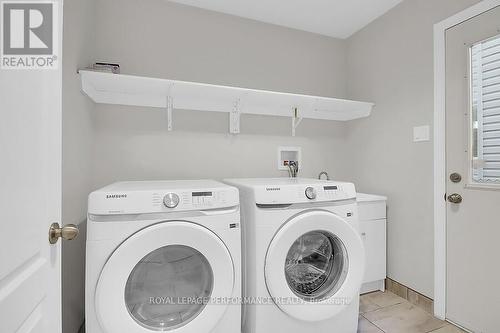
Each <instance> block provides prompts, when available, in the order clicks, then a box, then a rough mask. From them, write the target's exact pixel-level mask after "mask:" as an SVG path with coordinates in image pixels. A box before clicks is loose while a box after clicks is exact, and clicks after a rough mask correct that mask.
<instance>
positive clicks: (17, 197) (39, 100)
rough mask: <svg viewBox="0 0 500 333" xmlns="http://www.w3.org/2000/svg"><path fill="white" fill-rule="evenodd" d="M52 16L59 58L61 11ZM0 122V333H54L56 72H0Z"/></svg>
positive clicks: (57, 309)
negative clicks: (50, 236) (52, 229)
mask: <svg viewBox="0 0 500 333" xmlns="http://www.w3.org/2000/svg"><path fill="white" fill-rule="evenodd" d="M33 2H37V1H32V3H33ZM0 5H1V6H2V9H5V7H4V3H3V2H1V3H0ZM55 5H56V6H60V4H59V3H58V2H56V3H55ZM23 10H24V9H18V10H17V12H16V13H17V14H13V15H18V14H19V13H23ZM57 12H58V13H59V15H60V16H59V20H56V21H54V22H58V25H57V26H56V27H54V28H55V30H54V31H55V32H56V33H57V34H58V36H59V38H57V39H56V41H58V42H57V43H56V45H54V48H55V52H57V53H56V54H58V55H60V54H61V53H60V50H61V33H60V32H61V31H62V25H61V23H62V7H60V8H59V9H58V11H57ZM32 15H33V19H34V20H35V21H37V20H38V19H39V18H40V17H37V14H36V13H35V14H32ZM4 17H5V13H3V16H2V19H0V24H3V23H4V20H3V18H4ZM22 17H23V16H21V18H22ZM26 17H28V16H26V15H24V18H25V19H26ZM18 18H19V17H18ZM25 22H26V21H25ZM32 23H33V21H32ZM36 24H37V23H36V22H35V23H34V24H33V25H36ZM12 27H13V28H14V27H17V28H19V25H16V24H15V23H12ZM4 28H5V26H4ZM22 28H23V26H22V25H21V28H20V29H22ZM27 36H29V38H32V36H31V35H27V34H25V36H24V37H27ZM4 37H5V34H2V36H1V37H0V40H1V42H2V46H4V47H5V44H4V41H5V39H4ZM17 42H19V40H17ZM15 44H16V43H14V46H15ZM35 44H36V43H35ZM0 116H1V118H0V214H1V215H0V236H1V241H0V332H2V333H11V332H37V333H58V332H61V272H60V271H61V244H60V242H58V244H55V245H51V244H49V239H48V232H49V227H50V225H51V223H52V222H58V221H60V219H61V64H60V63H59V69H56V70H54V69H51V70H47V69H37V70H34V69H24V70H18V69H0Z"/></svg>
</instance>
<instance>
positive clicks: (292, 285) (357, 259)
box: [264, 211, 365, 321]
mask: <svg viewBox="0 0 500 333" xmlns="http://www.w3.org/2000/svg"><path fill="white" fill-rule="evenodd" d="M364 266H365V254H364V247H363V242H362V240H361V237H360V236H359V234H358V232H357V231H356V230H355V229H354V228H353V227H352V226H351V225H350V224H349V223H348V222H347V221H346V220H344V219H343V218H341V217H339V216H337V215H335V214H333V213H331V212H326V211H308V212H306V213H303V214H300V215H298V216H296V217H294V218H293V219H291V220H290V221H288V222H287V223H285V224H284V225H283V227H281V229H280V230H279V231H278V232H277V233H276V235H275V236H274V238H273V240H272V241H271V244H270V245H269V249H268V251H267V256H266V264H265V272H264V273H265V278H266V284H267V288H268V290H269V293H270V294H271V296H272V297H273V300H274V301H275V303H276V305H278V306H279V307H280V309H281V310H282V311H283V312H285V313H287V314H288V315H289V316H292V317H293V318H296V319H299V320H304V321H321V320H325V319H328V318H331V317H334V316H336V315H337V314H338V313H340V312H341V311H342V310H344V309H345V308H346V307H347V306H348V305H349V304H351V302H353V301H354V300H355V299H357V298H358V297H359V290H360V287H361V282H362V279H363V273H364Z"/></svg>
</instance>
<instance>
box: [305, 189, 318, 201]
mask: <svg viewBox="0 0 500 333" xmlns="http://www.w3.org/2000/svg"><path fill="white" fill-rule="evenodd" d="M305 193H306V197H307V199H309V200H313V199H316V190H315V189H314V187H308V188H306V191H305Z"/></svg>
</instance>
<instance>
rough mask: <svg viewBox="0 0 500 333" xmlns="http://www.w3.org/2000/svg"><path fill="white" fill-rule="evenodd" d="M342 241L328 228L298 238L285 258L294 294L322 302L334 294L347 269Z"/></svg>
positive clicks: (286, 273)
mask: <svg viewBox="0 0 500 333" xmlns="http://www.w3.org/2000/svg"><path fill="white" fill-rule="evenodd" d="M348 265H349V261H348V256H347V251H346V248H345V246H344V244H343V243H342V241H341V240H340V239H339V238H338V237H336V236H335V235H333V234H332V233H329V232H326V231H311V232H308V233H306V234H304V235H302V236H300V237H299V238H297V239H296V240H295V242H294V243H293V244H292V246H291V247H290V249H289V250H288V253H287V256H286V259H285V276H286V281H287V283H288V286H289V287H290V289H291V290H292V291H293V292H294V294H295V295H297V296H298V297H300V298H301V299H303V300H306V301H322V300H324V299H326V298H328V297H330V296H331V295H333V294H335V292H337V291H338V289H339V288H340V287H341V286H342V284H343V283H344V281H345V279H346V276H347V271H348Z"/></svg>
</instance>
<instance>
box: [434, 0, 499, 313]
mask: <svg viewBox="0 0 500 333" xmlns="http://www.w3.org/2000/svg"><path fill="white" fill-rule="evenodd" d="M498 6H500V0H483V1H481V2H479V3H477V4H475V5H473V6H471V7H469V8H467V9H465V10H463V11H461V12H459V13H457V14H455V15H453V16H451V17H449V18H447V19H445V20H443V21H441V22H439V23H436V24H435V25H434V315H435V316H436V317H437V318H440V319H442V320H445V319H446V201H445V200H443V196H444V194H445V193H446V183H447V181H446V31H447V30H448V29H450V28H452V27H454V26H456V25H459V24H461V23H463V22H465V21H467V20H470V19H472V18H474V17H476V16H479V15H481V14H483V13H485V12H487V11H489V10H491V9H493V8H495V7H498Z"/></svg>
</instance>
